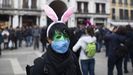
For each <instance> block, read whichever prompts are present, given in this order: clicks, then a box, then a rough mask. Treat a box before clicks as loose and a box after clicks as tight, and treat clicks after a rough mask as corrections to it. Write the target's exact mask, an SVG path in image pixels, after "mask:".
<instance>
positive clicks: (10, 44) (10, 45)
mask: <svg viewBox="0 0 133 75" xmlns="http://www.w3.org/2000/svg"><path fill="white" fill-rule="evenodd" d="M12 46H13V44H12V41H11V40H10V41H9V43H8V47H9V48H12Z"/></svg>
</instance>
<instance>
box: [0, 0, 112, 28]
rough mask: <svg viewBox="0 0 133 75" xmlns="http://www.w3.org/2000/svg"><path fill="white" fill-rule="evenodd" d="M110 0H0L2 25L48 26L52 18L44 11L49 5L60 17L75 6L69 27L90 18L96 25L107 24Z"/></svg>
mask: <svg viewBox="0 0 133 75" xmlns="http://www.w3.org/2000/svg"><path fill="white" fill-rule="evenodd" d="M109 1H110V0H0V25H1V26H3V25H4V26H8V27H10V26H12V27H13V28H15V27H17V26H19V27H22V26H30V25H39V26H47V25H49V23H50V22H51V20H50V19H49V18H48V17H47V16H46V15H45V13H44V12H43V11H42V9H43V6H44V5H46V4H47V5H49V6H50V7H52V8H53V9H54V11H55V12H56V14H57V16H58V17H59V19H60V17H61V16H62V14H63V13H64V12H65V10H66V9H67V8H68V7H71V6H74V8H75V9H74V15H72V17H71V18H70V19H69V21H68V22H67V25H68V27H76V26H78V24H79V23H80V22H84V20H87V19H89V20H90V21H91V22H92V23H93V24H95V25H107V21H108V17H109V14H110V2H109Z"/></svg>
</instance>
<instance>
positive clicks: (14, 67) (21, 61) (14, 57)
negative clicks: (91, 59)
mask: <svg viewBox="0 0 133 75" xmlns="http://www.w3.org/2000/svg"><path fill="white" fill-rule="evenodd" d="M41 55H42V52H41V50H33V47H29V48H25V47H23V48H20V49H16V50H3V51H2V56H1V57H0V75H26V71H25V66H26V65H27V64H30V65H32V64H33V60H34V59H35V58H37V57H38V56H41ZM128 66H129V67H128V69H129V72H130V73H128V74H124V75H133V70H132V68H131V63H129V64H128ZM95 73H96V74H95V75H107V58H106V57H105V54H104V52H101V53H97V54H96V65H95ZM114 75H117V72H116V69H115V70H114Z"/></svg>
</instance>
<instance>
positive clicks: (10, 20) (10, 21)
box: [8, 15, 12, 27]
mask: <svg viewBox="0 0 133 75" xmlns="http://www.w3.org/2000/svg"><path fill="white" fill-rule="evenodd" d="M11 23H12V16H11V15H10V16H9V22H8V25H9V27H10V26H11V25H12V24H11Z"/></svg>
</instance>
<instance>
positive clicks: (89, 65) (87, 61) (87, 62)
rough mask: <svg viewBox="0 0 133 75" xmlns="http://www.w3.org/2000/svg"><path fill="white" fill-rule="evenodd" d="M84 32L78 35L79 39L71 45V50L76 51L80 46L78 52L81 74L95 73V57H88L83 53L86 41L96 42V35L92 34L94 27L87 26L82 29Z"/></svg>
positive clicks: (90, 74)
mask: <svg viewBox="0 0 133 75" xmlns="http://www.w3.org/2000/svg"><path fill="white" fill-rule="evenodd" d="M84 32H85V33H84V34H83V35H82V36H81V37H80V39H79V40H78V41H77V43H76V44H75V45H74V47H73V51H74V52H76V51H77V50H79V48H80V47H81V52H80V57H79V59H80V64H81V69H82V74H83V75H88V72H89V75H95V72H94V71H95V70H94V69H95V58H94V57H92V58H90V57H88V56H87V55H86V53H85V51H86V47H87V43H91V42H95V43H96V37H95V36H94V29H93V27H92V26H88V27H87V28H85V29H84Z"/></svg>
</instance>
